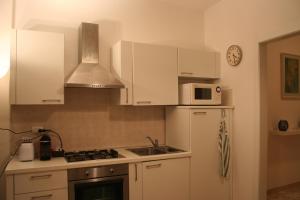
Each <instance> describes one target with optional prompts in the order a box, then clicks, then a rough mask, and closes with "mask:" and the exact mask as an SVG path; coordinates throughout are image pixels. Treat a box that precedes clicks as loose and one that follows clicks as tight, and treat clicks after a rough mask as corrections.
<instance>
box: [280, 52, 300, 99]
mask: <svg viewBox="0 0 300 200" xmlns="http://www.w3.org/2000/svg"><path fill="white" fill-rule="evenodd" d="M281 94H282V98H283V99H298V98H299V99H300V56H297V55H291V54H285V53H282V54H281Z"/></svg>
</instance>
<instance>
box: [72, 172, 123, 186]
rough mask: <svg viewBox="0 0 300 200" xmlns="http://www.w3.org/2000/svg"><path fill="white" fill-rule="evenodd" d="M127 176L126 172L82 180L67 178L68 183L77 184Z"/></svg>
mask: <svg viewBox="0 0 300 200" xmlns="http://www.w3.org/2000/svg"><path fill="white" fill-rule="evenodd" d="M125 178H128V174H124V175H120V176H109V177H102V178H91V179H83V180H69V184H73V185H74V184H79V183H94V182H100V181H113V180H118V179H125Z"/></svg>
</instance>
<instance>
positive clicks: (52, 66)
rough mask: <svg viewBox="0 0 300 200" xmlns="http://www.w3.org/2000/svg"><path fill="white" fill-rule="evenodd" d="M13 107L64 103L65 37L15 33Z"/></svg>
mask: <svg viewBox="0 0 300 200" xmlns="http://www.w3.org/2000/svg"><path fill="white" fill-rule="evenodd" d="M16 37H17V38H16V39H17V42H16V58H15V59H16V71H15V76H16V77H15V81H16V82H15V95H16V96H15V102H14V103H15V104H63V103H64V36H63V34H57V33H46V32H37V31H17V35H16Z"/></svg>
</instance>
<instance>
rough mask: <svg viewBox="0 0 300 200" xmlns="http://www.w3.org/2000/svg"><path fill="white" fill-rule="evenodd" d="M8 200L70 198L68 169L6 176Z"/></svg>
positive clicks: (60, 199)
mask: <svg viewBox="0 0 300 200" xmlns="http://www.w3.org/2000/svg"><path fill="white" fill-rule="evenodd" d="M6 195H7V196H6V200H42V199H43V200H46V199H47V200H68V178H67V170H57V171H44V172H38V173H24V174H14V175H8V176H6Z"/></svg>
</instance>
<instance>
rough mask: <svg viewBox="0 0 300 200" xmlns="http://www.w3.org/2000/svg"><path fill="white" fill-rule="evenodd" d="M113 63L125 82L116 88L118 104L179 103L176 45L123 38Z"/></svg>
mask: <svg viewBox="0 0 300 200" xmlns="http://www.w3.org/2000/svg"><path fill="white" fill-rule="evenodd" d="M112 65H113V69H114V72H115V73H116V74H117V75H118V76H119V78H120V79H121V80H122V82H123V83H124V84H125V88H124V89H121V90H120V91H114V93H115V95H114V97H115V100H116V102H117V103H118V104H121V105H176V104H178V78H177V48H174V47H168V46H160V45H152V44H142V43H133V42H126V41H120V42H119V43H118V44H116V45H115V46H114V48H113V58H112Z"/></svg>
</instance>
